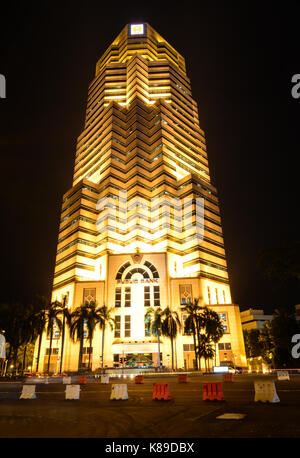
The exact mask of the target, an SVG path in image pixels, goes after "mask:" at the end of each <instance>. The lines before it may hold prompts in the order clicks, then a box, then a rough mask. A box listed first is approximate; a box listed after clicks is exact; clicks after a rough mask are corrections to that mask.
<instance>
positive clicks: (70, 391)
mask: <svg viewBox="0 0 300 458" xmlns="http://www.w3.org/2000/svg"><path fill="white" fill-rule="evenodd" d="M79 397H80V385H66V399H79Z"/></svg>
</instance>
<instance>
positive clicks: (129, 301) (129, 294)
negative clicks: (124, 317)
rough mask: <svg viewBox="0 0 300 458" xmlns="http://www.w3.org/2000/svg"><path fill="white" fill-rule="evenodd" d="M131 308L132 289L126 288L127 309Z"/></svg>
mask: <svg viewBox="0 0 300 458" xmlns="http://www.w3.org/2000/svg"><path fill="white" fill-rule="evenodd" d="M130 306H131V288H130V286H126V288H125V307H130Z"/></svg>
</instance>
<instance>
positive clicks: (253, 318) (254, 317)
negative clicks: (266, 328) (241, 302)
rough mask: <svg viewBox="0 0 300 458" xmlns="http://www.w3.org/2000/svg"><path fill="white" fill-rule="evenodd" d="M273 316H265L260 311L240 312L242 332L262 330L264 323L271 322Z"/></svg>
mask: <svg viewBox="0 0 300 458" xmlns="http://www.w3.org/2000/svg"><path fill="white" fill-rule="evenodd" d="M272 319H273V315H265V313H264V311H263V310H262V309H252V308H250V309H248V310H244V311H243V312H241V322H242V327H243V329H244V330H250V329H262V328H263V325H264V323H265V322H266V321H271V320H272Z"/></svg>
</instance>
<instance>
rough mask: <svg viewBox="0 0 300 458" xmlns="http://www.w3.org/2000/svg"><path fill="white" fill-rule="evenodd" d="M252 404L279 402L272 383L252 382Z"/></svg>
mask: <svg viewBox="0 0 300 458" xmlns="http://www.w3.org/2000/svg"><path fill="white" fill-rule="evenodd" d="M254 388H255V398H254V402H258V401H260V402H280V399H279V397H278V395H277V392H276V386H275V383H274V382H254Z"/></svg>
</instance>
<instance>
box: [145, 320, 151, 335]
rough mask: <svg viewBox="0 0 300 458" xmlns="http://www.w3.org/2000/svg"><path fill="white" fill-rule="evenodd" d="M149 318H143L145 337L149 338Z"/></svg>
mask: <svg viewBox="0 0 300 458" xmlns="http://www.w3.org/2000/svg"><path fill="white" fill-rule="evenodd" d="M149 321H150V318H149V316H147V317H146V316H145V337H150V336H151V325H150V326H149Z"/></svg>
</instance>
